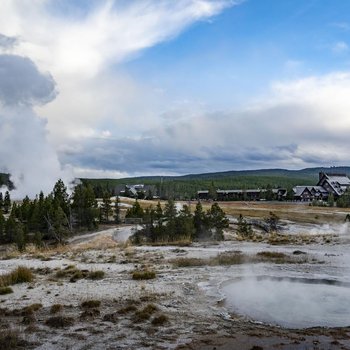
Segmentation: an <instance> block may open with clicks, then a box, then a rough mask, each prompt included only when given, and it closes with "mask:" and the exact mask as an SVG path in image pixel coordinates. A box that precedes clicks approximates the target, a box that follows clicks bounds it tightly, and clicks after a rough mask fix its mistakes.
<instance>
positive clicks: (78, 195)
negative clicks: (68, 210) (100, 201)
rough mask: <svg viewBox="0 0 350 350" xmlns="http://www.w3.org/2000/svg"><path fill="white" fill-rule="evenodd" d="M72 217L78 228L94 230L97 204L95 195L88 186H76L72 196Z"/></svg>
mask: <svg viewBox="0 0 350 350" xmlns="http://www.w3.org/2000/svg"><path fill="white" fill-rule="evenodd" d="M72 199H73V203H72V209H73V215H74V219H75V222H76V224H77V225H78V227H79V228H81V227H87V228H88V229H89V230H91V229H93V228H96V227H97V223H96V217H97V204H96V200H95V193H94V191H93V189H92V187H91V186H90V185H88V186H84V185H77V186H76V187H75V189H74V192H73V195H72Z"/></svg>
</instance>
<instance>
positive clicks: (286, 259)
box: [170, 251, 308, 267]
mask: <svg viewBox="0 0 350 350" xmlns="http://www.w3.org/2000/svg"><path fill="white" fill-rule="evenodd" d="M170 262H171V263H172V264H173V265H174V266H175V267H200V266H222V265H227V266H229V265H240V264H245V263H247V264H249V263H250V264H254V263H261V262H271V263H274V264H301V263H306V262H308V259H307V257H305V256H304V257H296V256H295V255H294V256H293V255H292V256H289V255H287V254H285V253H280V252H271V251H263V252H259V253H257V254H256V255H255V256H252V255H245V254H242V252H240V251H232V252H223V253H219V254H218V255H217V256H215V257H212V258H208V259H198V258H176V259H173V260H171V261H170Z"/></svg>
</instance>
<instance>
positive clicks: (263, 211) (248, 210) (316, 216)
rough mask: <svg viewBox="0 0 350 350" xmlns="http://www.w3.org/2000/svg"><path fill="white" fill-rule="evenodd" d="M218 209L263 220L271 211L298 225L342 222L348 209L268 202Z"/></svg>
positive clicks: (227, 204) (225, 204) (228, 204)
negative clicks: (298, 223)
mask: <svg viewBox="0 0 350 350" xmlns="http://www.w3.org/2000/svg"><path fill="white" fill-rule="evenodd" d="M219 205H220V207H221V208H222V209H223V210H224V211H225V213H226V214H228V215H233V216H237V217H238V216H239V214H242V215H243V216H244V217H251V218H260V219H263V218H265V217H268V216H269V212H270V211H273V212H274V214H276V215H277V216H278V217H279V218H281V219H283V220H291V221H295V222H300V223H305V222H306V223H315V224H316V223H318V224H319V223H330V222H344V218H345V215H346V213H350V209H344V208H336V207H334V208H328V207H327V208H324V207H312V206H309V205H308V203H297V204H296V203H269V202H219ZM209 206H210V204H206V203H203V208H204V209H207V208H209Z"/></svg>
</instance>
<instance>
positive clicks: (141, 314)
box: [134, 304, 158, 322]
mask: <svg viewBox="0 0 350 350" xmlns="http://www.w3.org/2000/svg"><path fill="white" fill-rule="evenodd" d="M157 310H158V308H157V306H155V305H154V304H148V305H146V306H145V307H144V308H143V309H142V310H139V311H136V312H135V317H134V321H135V322H141V321H145V320H148V319H149V318H150V317H151V316H152V314H153V313H154V312H156V311H157Z"/></svg>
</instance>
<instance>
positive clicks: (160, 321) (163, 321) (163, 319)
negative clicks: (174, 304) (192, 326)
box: [151, 314, 169, 327]
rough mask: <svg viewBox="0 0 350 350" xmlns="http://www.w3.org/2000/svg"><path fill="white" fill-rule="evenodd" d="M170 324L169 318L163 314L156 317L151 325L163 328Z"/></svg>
mask: <svg viewBox="0 0 350 350" xmlns="http://www.w3.org/2000/svg"><path fill="white" fill-rule="evenodd" d="M168 322H169V318H168V316H166V315H164V314H161V315H159V316H156V317H154V318H153V320H152V322H151V323H152V324H153V326H156V327H158V326H163V325H164V324H166V323H168Z"/></svg>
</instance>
